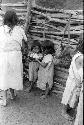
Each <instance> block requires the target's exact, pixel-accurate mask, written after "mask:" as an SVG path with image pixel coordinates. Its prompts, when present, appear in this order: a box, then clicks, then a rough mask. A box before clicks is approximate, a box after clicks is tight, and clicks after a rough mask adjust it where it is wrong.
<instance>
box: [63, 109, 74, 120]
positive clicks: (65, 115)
mask: <svg viewBox="0 0 84 125" xmlns="http://www.w3.org/2000/svg"><path fill="white" fill-rule="evenodd" d="M61 115H62V116H63V117H64V118H65V119H67V120H69V121H72V120H74V117H71V116H70V115H69V114H67V113H66V112H65V111H64V110H63V111H62V113H61Z"/></svg>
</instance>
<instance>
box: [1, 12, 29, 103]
mask: <svg viewBox="0 0 84 125" xmlns="http://www.w3.org/2000/svg"><path fill="white" fill-rule="evenodd" d="M17 24H18V18H17V15H16V13H15V12H14V11H12V10H9V11H7V12H6V13H5V15H4V20H3V25H2V26H1V27H0V89H1V90H2V91H3V99H2V100H0V104H1V105H6V100H7V90H8V89H10V92H11V95H12V98H14V96H15V95H14V90H22V89H23V64H22V52H21V47H22V40H23V39H24V40H25V41H27V37H26V35H25V32H24V30H23V28H22V27H21V26H18V25H17Z"/></svg>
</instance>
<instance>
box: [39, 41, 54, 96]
mask: <svg viewBox="0 0 84 125" xmlns="http://www.w3.org/2000/svg"><path fill="white" fill-rule="evenodd" d="M43 53H44V56H43V59H42V61H39V60H38V59H37V62H38V63H39V65H40V66H39V71H38V80H37V87H38V88H40V89H41V90H44V91H45V94H44V95H42V98H46V96H47V95H48V94H49V91H50V90H51V88H52V86H53V75H54V63H53V54H54V53H55V50H54V44H53V43H51V42H50V41H48V40H46V41H44V43H43Z"/></svg>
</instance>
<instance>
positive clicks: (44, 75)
mask: <svg viewBox="0 0 84 125" xmlns="http://www.w3.org/2000/svg"><path fill="white" fill-rule="evenodd" d="M53 76H54V64H53V63H52V64H51V66H50V68H49V69H48V67H46V68H43V67H42V66H41V65H40V67H39V71H38V80H37V87H38V88H40V89H42V90H46V84H47V83H48V85H49V88H50V89H51V88H52V86H53Z"/></svg>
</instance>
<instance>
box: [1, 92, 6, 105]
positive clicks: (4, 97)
mask: <svg viewBox="0 0 84 125" xmlns="http://www.w3.org/2000/svg"><path fill="white" fill-rule="evenodd" d="M6 100H7V90H5V91H3V97H2V100H1V101H0V105H3V106H6Z"/></svg>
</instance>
